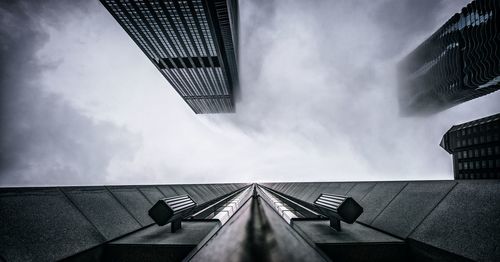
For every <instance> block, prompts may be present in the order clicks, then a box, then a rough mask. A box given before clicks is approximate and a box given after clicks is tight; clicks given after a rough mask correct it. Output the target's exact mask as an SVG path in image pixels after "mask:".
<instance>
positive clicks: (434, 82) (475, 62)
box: [398, 0, 500, 115]
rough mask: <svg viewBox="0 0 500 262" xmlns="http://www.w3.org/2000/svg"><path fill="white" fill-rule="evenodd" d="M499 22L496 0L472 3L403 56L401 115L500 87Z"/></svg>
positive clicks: (454, 102)
mask: <svg viewBox="0 0 500 262" xmlns="http://www.w3.org/2000/svg"><path fill="white" fill-rule="evenodd" d="M498 25H500V2H499V1H497V0H476V1H473V2H472V3H470V4H468V5H467V6H466V7H464V8H463V9H462V12H461V13H460V14H455V15H454V16H453V17H452V18H451V19H450V20H448V21H447V22H446V23H445V24H444V25H443V26H442V27H441V28H439V29H438V30H437V31H436V32H435V33H434V34H433V35H431V36H430V37H429V38H428V39H427V40H425V41H424V42H423V43H422V44H421V45H420V46H418V47H417V48H416V49H415V50H414V51H413V52H411V53H410V54H409V55H408V56H407V57H406V58H404V59H403V60H402V61H401V62H400V64H399V66H398V70H399V74H398V78H399V89H398V91H399V102H400V108H401V113H402V114H405V115H412V114H428V113H434V112H438V111H441V110H444V109H447V108H449V107H452V106H455V105H457V104H460V103H462V102H465V101H468V100H471V99H474V98H476V97H479V96H483V95H486V94H489V93H491V92H493V91H496V90H498V89H500V48H499V47H500V33H499V32H500V27H499V26H498Z"/></svg>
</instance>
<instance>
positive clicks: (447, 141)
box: [441, 114, 500, 179]
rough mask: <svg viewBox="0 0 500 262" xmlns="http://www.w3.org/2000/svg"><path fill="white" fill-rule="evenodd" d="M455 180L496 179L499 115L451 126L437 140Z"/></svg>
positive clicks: (498, 172) (499, 168) (499, 151)
mask: <svg viewBox="0 0 500 262" xmlns="http://www.w3.org/2000/svg"><path fill="white" fill-rule="evenodd" d="M441 147H443V148H444V149H445V150H446V151H448V152H449V153H450V154H452V155H453V170H454V174H455V179H481V178H484V179H487V178H489V179H491V178H495V179H500V114H496V115H492V116H489V117H485V118H481V119H479V120H475V121H471V122H468V123H465V124H461V125H458V126H453V127H452V128H451V129H450V130H449V131H448V132H446V134H445V135H444V136H443V139H442V140H441Z"/></svg>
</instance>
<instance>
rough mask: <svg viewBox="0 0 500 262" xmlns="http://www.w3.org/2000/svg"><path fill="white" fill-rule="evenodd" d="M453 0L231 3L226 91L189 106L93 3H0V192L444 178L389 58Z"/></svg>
mask: <svg viewBox="0 0 500 262" xmlns="http://www.w3.org/2000/svg"><path fill="white" fill-rule="evenodd" d="M467 2H468V1H464V0H440V1H438V0H421V1H414V0H377V1H374V0H345V1H342V0H339V1H331V0H324V1H303V0H290V1H287V0H280V1H270V0H244V1H240V22H241V28H240V30H241V31H240V36H241V39H240V40H241V41H240V43H241V45H240V51H241V57H240V58H241V59H240V68H239V70H240V79H241V89H242V94H241V100H240V101H239V102H238V103H237V104H236V109H237V112H236V113H235V114H229V115H227V114H226V115H195V114H194V113H193V112H192V111H191V110H190V109H189V107H188V106H187V105H186V104H185V103H184V101H183V100H182V99H181V98H180V96H179V95H177V94H176V93H175V91H174V90H173V89H172V88H171V86H170V85H169V84H168V82H166V80H165V79H164V78H163V77H162V76H161V75H160V73H159V72H157V70H156V68H155V67H154V66H153V65H152V64H151V63H150V61H149V60H148V59H147V58H146V56H145V55H144V54H143V53H142V52H141V51H140V49H139V48H138V47H137V46H136V45H135V44H134V43H133V42H132V40H131V39H130V37H129V36H128V35H127V34H126V33H125V32H124V30H123V29H122V28H121V27H120V26H119V25H118V23H117V22H116V21H115V20H114V19H113V18H112V17H111V15H110V14H109V13H108V12H107V11H106V10H105V8H104V7H103V6H102V5H101V4H100V3H99V2H98V1H97V0H94V1H92V0H91V1H35V0H33V1H1V2H0V21H1V27H0V48H1V53H0V56H1V57H0V83H1V113H0V115H1V123H2V126H1V143H0V150H1V151H0V152H1V158H0V161H1V162H0V170H1V173H0V186H28V185H67V184H70V185H80V184H81V185H89V184H131V183H134V184H135V183H139V184H147V183H205V182H258V181H358V180H407V179H452V177H453V175H452V166H451V156H450V155H449V154H448V153H446V152H445V151H444V150H443V149H441V148H440V147H439V145H438V144H439V141H440V140H441V137H442V135H443V134H444V133H445V132H446V131H447V130H448V129H449V128H450V127H451V126H452V125H453V124H458V123H461V122H465V121H470V120H474V119H476V118H479V117H484V116H487V115H490V114H493V113H498V112H500V103H498V101H500V92H497V93H494V94H490V95H488V96H485V97H482V98H478V99H475V100H474V101H470V102H466V103H464V104H461V105H459V106H456V107H454V108H452V109H449V110H447V111H444V112H442V113H439V114H436V115H432V116H430V117H417V118H415V117H410V118H408V117H406V118H403V117H399V116H398V105H397V100H396V88H397V86H396V82H395V78H394V71H395V64H396V63H397V62H398V61H399V60H401V58H402V57H403V56H404V55H406V54H407V53H409V52H410V51H411V50H413V49H414V48H415V47H416V46H417V45H418V44H419V43H421V42H422V41H423V40H424V39H425V38H426V37H428V36H429V35H430V34H432V33H433V32H434V31H435V30H436V29H437V28H439V27H440V26H441V25H442V24H443V23H444V22H445V21H446V20H447V19H448V18H450V17H451V16H452V15H453V14H454V13H455V12H458V11H459V10H460V9H461V7H463V6H465V5H466V4H467Z"/></svg>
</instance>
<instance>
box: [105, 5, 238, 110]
mask: <svg viewBox="0 0 500 262" xmlns="http://www.w3.org/2000/svg"><path fill="white" fill-rule="evenodd" d="M101 2H102V4H103V5H104V6H105V7H106V8H107V9H108V11H109V12H110V13H111V14H112V15H113V17H114V18H115V19H116V20H117V21H118V23H120V25H121V26H122V27H123V29H125V31H126V32H127V33H128V34H129V35H130V37H131V38H132V39H133V40H134V42H135V43H136V44H137V45H138V46H139V47H140V48H141V49H142V51H143V52H144V53H145V54H146V56H147V57H148V58H149V59H150V60H151V62H153V64H154V65H155V66H156V67H157V68H158V70H159V71H160V72H161V74H162V75H163V76H164V77H165V78H166V79H167V80H168V82H169V83H170V84H171V85H172V87H173V88H174V89H175V90H176V91H177V92H178V93H179V94H180V95H181V97H182V98H183V99H184V100H185V101H186V103H187V104H188V105H189V106H190V107H191V108H192V109H193V111H194V112H195V113H197V114H200V113H230V112H234V110H235V108H234V96H233V94H234V92H235V90H236V89H237V87H238V2H237V0H154V1H147V0H101Z"/></svg>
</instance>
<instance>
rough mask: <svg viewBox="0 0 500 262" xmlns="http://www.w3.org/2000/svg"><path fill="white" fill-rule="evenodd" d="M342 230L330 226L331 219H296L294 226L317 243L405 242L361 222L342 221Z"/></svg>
mask: <svg viewBox="0 0 500 262" xmlns="http://www.w3.org/2000/svg"><path fill="white" fill-rule="evenodd" d="M341 226H342V230H341V231H340V232H337V231H335V230H334V229H333V228H331V227H330V220H313V219H311V220H303V219H300V220H294V221H293V227H294V228H296V229H297V230H300V232H302V233H303V235H304V236H306V237H307V238H308V239H310V240H311V241H313V242H314V243H316V244H327V243H329V244H338V245H342V244H348V243H350V244H353V243H354V244H363V243H364V244H368V243H395V244H404V241H403V240H400V239H398V238H395V237H392V236H389V235H387V234H384V233H382V232H380V231H377V230H375V229H371V228H369V227H367V226H364V225H361V224H359V223H354V224H347V223H344V222H342V224H341Z"/></svg>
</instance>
